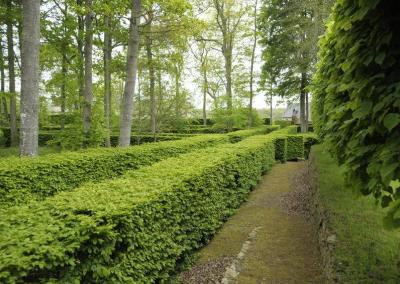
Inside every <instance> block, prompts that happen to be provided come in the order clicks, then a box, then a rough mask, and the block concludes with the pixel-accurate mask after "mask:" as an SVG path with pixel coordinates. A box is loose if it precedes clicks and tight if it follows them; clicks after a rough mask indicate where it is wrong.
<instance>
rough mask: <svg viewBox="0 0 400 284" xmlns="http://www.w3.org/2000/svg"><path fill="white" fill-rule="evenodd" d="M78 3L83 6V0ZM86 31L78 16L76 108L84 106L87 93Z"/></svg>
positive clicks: (81, 18)
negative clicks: (85, 64) (77, 95)
mask: <svg viewBox="0 0 400 284" xmlns="http://www.w3.org/2000/svg"><path fill="white" fill-rule="evenodd" d="M76 4H77V5H78V6H83V0H77V1H76ZM84 32H85V21H84V18H83V17H82V16H78V38H77V45H78V82H79V91H78V93H79V98H78V101H77V103H76V105H75V109H79V108H82V103H83V101H84V100H83V97H84V95H85V94H84V93H85V78H84V77H85V69H84V68H85V67H84V62H83V61H84V59H83V57H84V50H83V39H84Z"/></svg>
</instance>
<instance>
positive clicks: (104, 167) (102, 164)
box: [0, 135, 228, 207]
mask: <svg viewBox="0 0 400 284" xmlns="http://www.w3.org/2000/svg"><path fill="white" fill-rule="evenodd" d="M224 142H228V137H227V136H225V135H202V136H196V137H191V138H187V139H183V140H179V141H170V142H159V143H152V144H145V145H141V146H135V147H129V148H113V149H107V148H99V149H90V150H85V151H77V152H64V153H61V154H50V155H47V156H45V157H38V158H17V157H13V158H7V159H2V160H0V207H6V206H11V205H16V204H23V203H25V202H27V201H28V200H32V199H38V200H40V199H43V198H45V197H47V196H51V195H53V194H55V193H57V192H60V191H65V190H71V189H73V188H75V187H77V186H79V185H81V184H82V183H84V182H88V181H101V180H105V179H109V178H114V177H118V176H121V175H122V174H123V173H124V172H125V171H127V170H129V169H137V168H139V167H143V166H147V165H150V164H153V163H155V162H158V161H160V160H163V159H165V158H168V157H171V156H177V155H179V154H182V153H187V152H190V151H193V150H196V149H201V148H206V147H209V146H213V145H216V144H219V143H224Z"/></svg>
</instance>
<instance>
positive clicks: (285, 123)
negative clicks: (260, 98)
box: [274, 120, 292, 127]
mask: <svg viewBox="0 0 400 284" xmlns="http://www.w3.org/2000/svg"><path fill="white" fill-rule="evenodd" d="M274 124H275V125H279V126H280V127H286V126H289V125H292V122H291V121H290V120H274Z"/></svg>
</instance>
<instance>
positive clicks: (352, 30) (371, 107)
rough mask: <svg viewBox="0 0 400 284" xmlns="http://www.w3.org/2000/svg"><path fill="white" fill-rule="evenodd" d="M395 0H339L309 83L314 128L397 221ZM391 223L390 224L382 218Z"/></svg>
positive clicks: (398, 38) (399, 108) (355, 184)
mask: <svg viewBox="0 0 400 284" xmlns="http://www.w3.org/2000/svg"><path fill="white" fill-rule="evenodd" d="M399 27H400V21H399V1H398V0H374V1H337V2H336V4H335V6H334V9H333V12H332V14H331V17H330V21H329V23H328V29H327V33H326V34H325V35H324V37H322V38H321V41H320V52H319V63H318V68H317V71H316V73H315V76H314V80H313V84H312V86H313V87H312V92H313V102H312V105H313V121H314V125H315V130H316V132H317V133H318V134H320V135H321V137H323V138H324V139H325V140H326V141H327V144H326V145H327V148H328V149H329V150H330V152H331V153H332V154H333V155H334V157H335V158H336V159H337V160H338V162H339V164H341V165H345V167H346V180H347V182H348V184H350V185H351V187H352V188H354V189H356V190H357V191H359V192H360V193H362V194H364V195H372V196H374V197H375V198H376V199H377V201H378V202H380V203H381V205H382V206H383V207H387V206H391V211H390V214H389V215H388V219H387V221H388V223H392V225H396V226H397V225H398V226H400V218H399V216H400V214H399V213H400V182H399V181H400V162H399V161H400V151H399V149H400V96H399V94H400V73H399V70H400V28H399ZM388 225H389V224H388Z"/></svg>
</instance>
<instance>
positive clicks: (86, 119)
mask: <svg viewBox="0 0 400 284" xmlns="http://www.w3.org/2000/svg"><path fill="white" fill-rule="evenodd" d="M85 5H86V8H87V10H88V11H87V14H86V17H85V29H86V33H85V92H84V102H83V112H82V114H83V134H84V136H85V139H87V138H88V137H89V135H90V127H91V116H92V101H93V90H92V88H93V82H92V80H93V76H92V67H93V62H92V61H93V58H92V52H93V26H92V25H93V16H92V0H86V2H85ZM84 146H87V141H85V142H84Z"/></svg>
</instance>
